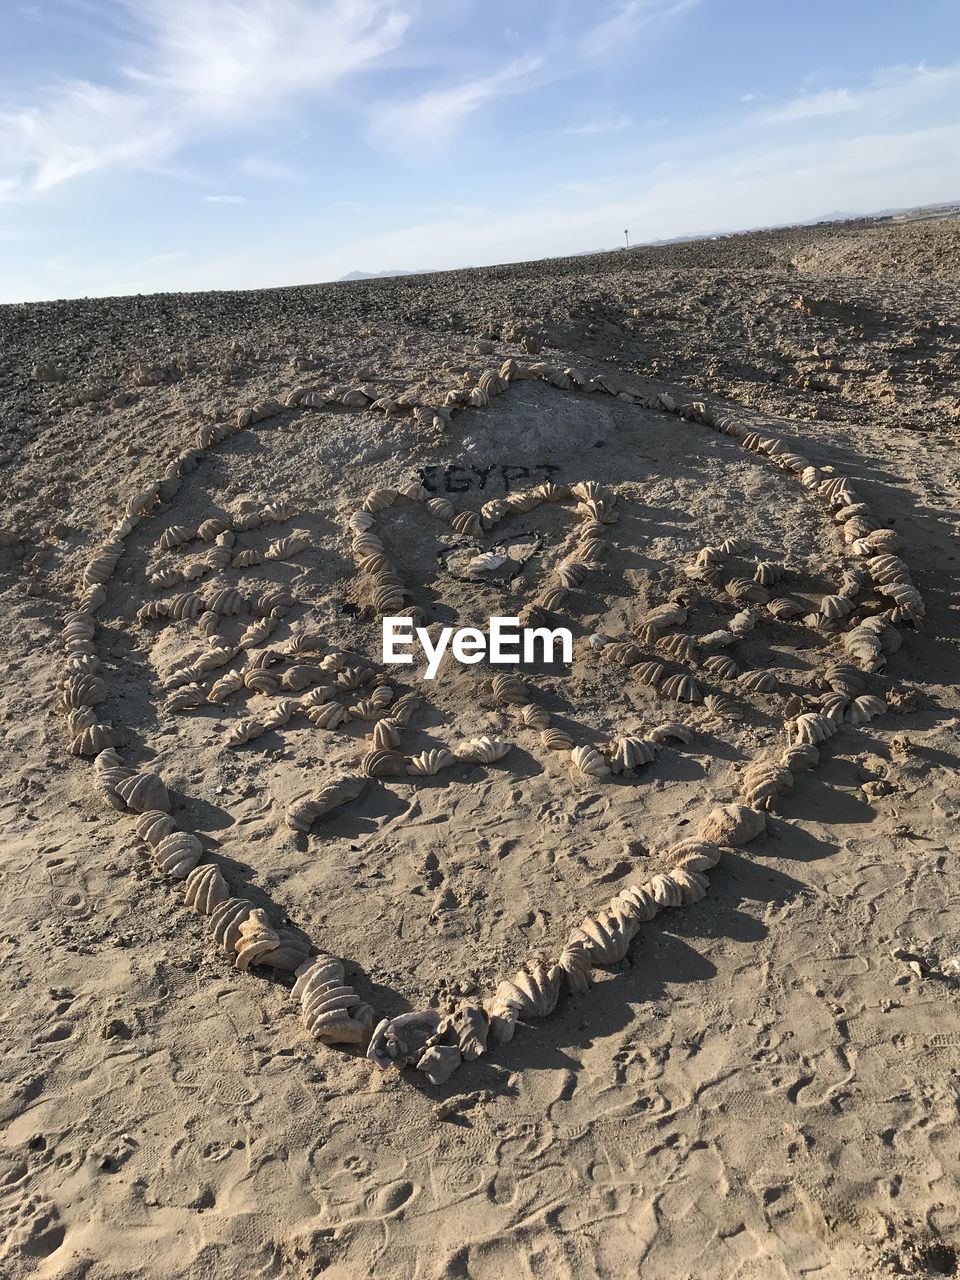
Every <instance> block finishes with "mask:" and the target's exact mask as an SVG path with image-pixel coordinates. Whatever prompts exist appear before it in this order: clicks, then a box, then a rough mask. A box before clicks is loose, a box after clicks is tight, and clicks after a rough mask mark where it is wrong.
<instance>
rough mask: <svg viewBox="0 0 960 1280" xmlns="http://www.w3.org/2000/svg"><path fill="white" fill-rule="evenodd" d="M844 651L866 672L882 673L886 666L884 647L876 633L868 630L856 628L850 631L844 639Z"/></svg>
mask: <svg viewBox="0 0 960 1280" xmlns="http://www.w3.org/2000/svg"><path fill="white" fill-rule="evenodd" d="M843 649H844V652H845V653H846V654H847V656H848V657H850V658H854V659H855V660H856V661H857V662H858V663H859V664H860V666H861V668H862V669H863V670H864V671H882V670H883V668H884V667H885V666H886V662H887V659H886V656H885V655H884V652H883V646H882V645H881V643H880V641H879V639H878V638H877V635H876V633H875V632H873V631H871V630H869V629H868V628H865V627H856V628H854V630H853V631H848V632H847V633H846V634H845V635H844V637H843Z"/></svg>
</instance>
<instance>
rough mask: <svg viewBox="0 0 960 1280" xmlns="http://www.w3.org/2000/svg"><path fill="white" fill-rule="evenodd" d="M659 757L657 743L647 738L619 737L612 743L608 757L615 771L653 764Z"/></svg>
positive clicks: (623, 771) (619, 771)
mask: <svg viewBox="0 0 960 1280" xmlns="http://www.w3.org/2000/svg"><path fill="white" fill-rule="evenodd" d="M656 758H657V752H656V743H654V742H649V741H647V739H646V738H617V739H616V740H615V741H614V742H612V743H611V744H610V752H609V755H608V759H609V761H610V768H611V770H612V772H613V773H625V772H627V771H628V770H631V769H639V768H640V766H641V765H645V764H652V763H653V761H654V760H655V759H656Z"/></svg>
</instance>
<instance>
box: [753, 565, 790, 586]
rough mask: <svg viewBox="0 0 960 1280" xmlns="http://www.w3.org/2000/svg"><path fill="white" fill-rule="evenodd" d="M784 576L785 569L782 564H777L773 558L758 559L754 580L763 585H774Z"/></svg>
mask: <svg viewBox="0 0 960 1280" xmlns="http://www.w3.org/2000/svg"><path fill="white" fill-rule="evenodd" d="M782 577H783V569H782V568H781V567H780V565H778V564H775V563H774V562H773V561H772V560H757V562H756V567H755V569H754V571H753V580H754V582H759V584H760V585H761V587H772V586H773V584H774V583H775V582H779V581H780V579H781V578H782Z"/></svg>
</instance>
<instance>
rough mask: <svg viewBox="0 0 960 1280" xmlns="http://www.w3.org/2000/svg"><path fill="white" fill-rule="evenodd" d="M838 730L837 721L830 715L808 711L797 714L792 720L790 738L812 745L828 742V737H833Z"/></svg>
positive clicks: (793, 740) (795, 741) (792, 740)
mask: <svg viewBox="0 0 960 1280" xmlns="http://www.w3.org/2000/svg"><path fill="white" fill-rule="evenodd" d="M836 732H837V725H836V722H835V721H833V720H831V719H830V718H829V716H823V715H818V714H817V713H816V712H813V711H807V712H804V713H803V715H799V716H797V718H796V720H794V721H793V722H792V724H791V726H790V740H791V742H793V743H809V744H810V745H811V746H816V745H817V743H819V742H826V740H827V739H828V738H832V737H833V735H834V734H835V733H836Z"/></svg>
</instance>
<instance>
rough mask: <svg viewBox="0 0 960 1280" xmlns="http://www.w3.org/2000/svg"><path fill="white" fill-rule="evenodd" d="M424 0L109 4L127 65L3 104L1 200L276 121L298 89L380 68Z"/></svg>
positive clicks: (120, 0) (124, 0)
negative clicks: (122, 36)
mask: <svg viewBox="0 0 960 1280" xmlns="http://www.w3.org/2000/svg"><path fill="white" fill-rule="evenodd" d="M417 2H418V0H109V3H108V12H109V14H110V15H111V16H113V17H114V18H117V19H120V18H126V19H127V21H128V24H133V30H134V32H135V36H132V37H130V38H129V40H128V62H127V64H126V65H125V66H123V67H122V68H114V74H113V77H112V79H113V80H114V81H115V83H114V84H111V85H107V84H104V83H89V82H87V81H83V80H75V81H71V82H67V83H64V84H60V85H55V86H53V87H50V88H48V89H46V90H44V89H41V90H40V91H38V92H37V93H35V94H34V95H33V96H32V97H31V98H30V99H29V100H27V101H25V102H24V101H21V102H19V103H16V104H14V105H11V106H7V107H5V108H4V109H3V110H0V199H2V198H6V199H14V198H18V197H24V196H27V195H30V194H38V193H42V192H45V191H49V190H50V189H52V188H53V187H56V186H59V185H60V184H62V183H64V182H68V181H70V180H71V179H73V178H77V177H79V176H81V175H84V174H90V173H94V172H97V171H98V170H108V169H118V168H125V169H144V168H149V167H151V166H153V165H156V164H158V163H160V162H161V161H163V160H165V159H167V158H169V157H170V156H172V155H175V154H176V153H177V152H178V151H180V150H181V149H182V148H183V147H185V146H187V145H189V144H190V143H193V142H197V141H200V140H203V139H204V138H208V137H212V136H216V135H217V134H218V133H220V132H222V131H223V130H225V129H229V128H235V127H236V126H237V125H238V124H240V123H245V124H246V123H249V122H251V121H256V122H259V121H262V120H272V119H275V118H277V117H278V116H280V115H281V114H282V113H283V111H284V110H285V109H286V108H287V107H288V106H289V103H290V101H291V100H292V99H293V98H295V97H296V96H297V95H301V94H305V93H308V92H309V93H322V92H326V91H329V90H331V89H333V88H334V87H335V86H336V85H337V84H338V83H339V82H340V81H341V80H342V79H343V78H344V77H346V76H349V75H351V74H354V73H357V72H359V71H363V70H365V69H368V68H370V67H372V66H374V65H375V64H376V63H377V61H378V60H379V59H380V58H381V57H382V56H383V55H384V54H385V53H387V52H389V51H390V50H392V49H394V48H395V47H396V46H397V45H398V44H399V43H400V42H401V41H402V39H403V37H404V35H405V33H406V31H407V29H408V27H409V24H410V21H411V16H412V13H413V6H414V5H415V4H416V3H417ZM106 16H107V14H106V13H104V14H100V15H99V16H98V21H100V22H101V23H103V22H104V21H105V20H106ZM118 85H119V87H117V86H118Z"/></svg>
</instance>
